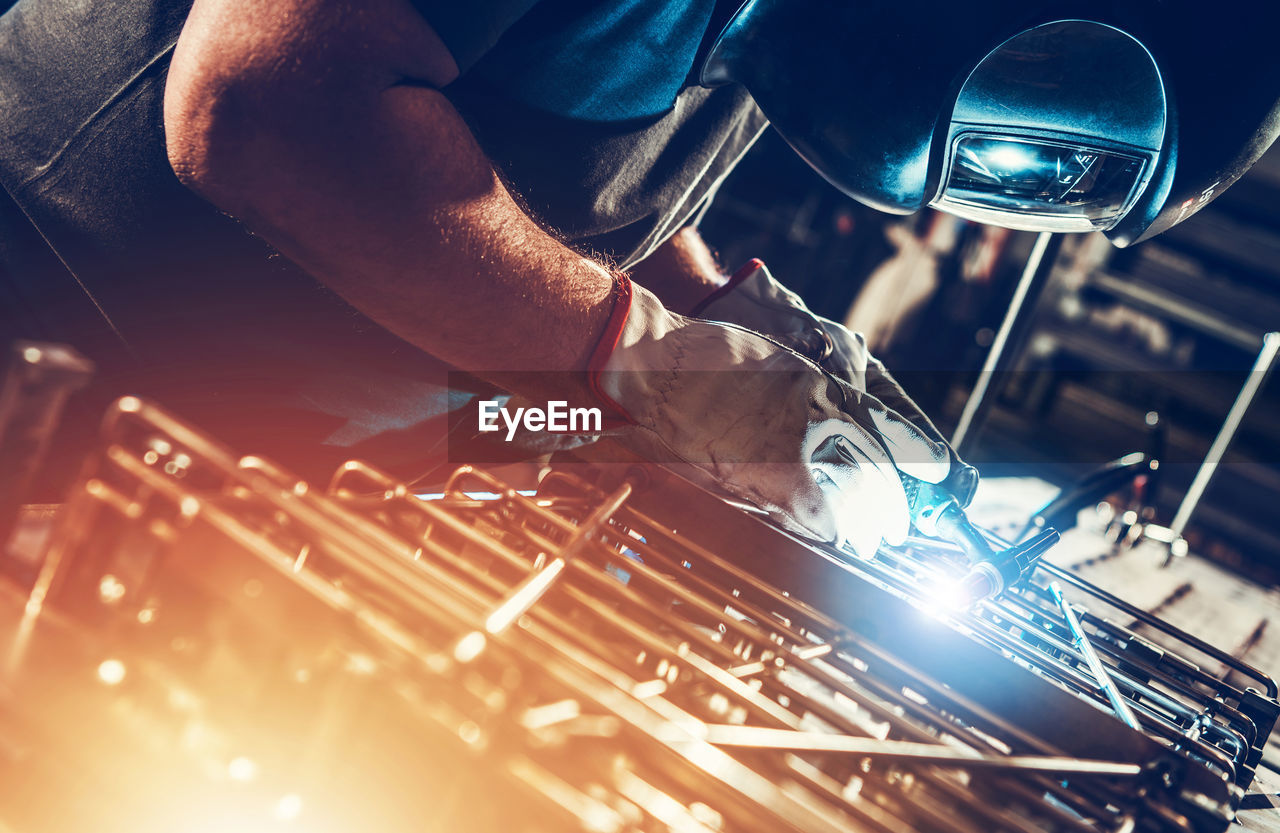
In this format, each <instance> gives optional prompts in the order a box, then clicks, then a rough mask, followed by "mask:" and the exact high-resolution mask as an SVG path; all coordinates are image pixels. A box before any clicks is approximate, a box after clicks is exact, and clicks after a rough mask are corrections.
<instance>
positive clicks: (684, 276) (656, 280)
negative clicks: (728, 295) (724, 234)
mask: <svg viewBox="0 0 1280 833" xmlns="http://www.w3.org/2000/svg"><path fill="white" fill-rule="evenodd" d="M631 277H632V278H634V279H635V280H636V282H637V283H639V284H641V285H643V286H644V287H645V288H646V289H648V290H649V291H651V292H652V293H653V294H655V295H657V296H658V297H659V298H661V299H662V303H663V304H665V305H666V307H667V309H670V310H674V311H675V312H679V313H688V312H689V311H690V310H692V309H693V308H694V307H696V306H697V305H698V304H699V303H701V302H702V301H703V300H705V299H706V297H707V296H708V295H710V294H711V293H712V292H714V291H715V290H716V289H717V288H718V287H719V286H720V285H721V284H723V283H724V281H725V276H724V274H723V273H722V272H721V270H720V266H719V264H717V263H716V259H715V256H714V255H713V254H712V253H711V249H709V248H707V244H706V242H705V241H704V240H703V239H702V236H701V235H700V234H698V230H697V229H696V228H694V227H693V226H686V227H685V228H682V229H680V231H678V232H676V233H675V234H673V235H672V236H671V237H670V238H669V239H668V240H667V241H666V242H665V243H663V244H662V245H661V246H659V247H658V249H657V250H656V251H655V252H654V253H653V254H651V255H649V256H648V257H647V258H645V259H644V260H643V261H642V262H640V263H639V264H637V265H636V267H635V268H634V269H633V270H632V271H631Z"/></svg>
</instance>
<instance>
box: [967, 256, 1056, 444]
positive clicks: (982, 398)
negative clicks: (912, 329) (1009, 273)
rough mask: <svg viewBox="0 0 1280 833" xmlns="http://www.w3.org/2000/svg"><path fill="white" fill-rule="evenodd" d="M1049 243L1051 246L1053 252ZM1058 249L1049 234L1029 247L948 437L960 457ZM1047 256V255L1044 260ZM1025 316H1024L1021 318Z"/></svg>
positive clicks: (979, 427) (979, 425)
mask: <svg viewBox="0 0 1280 833" xmlns="http://www.w3.org/2000/svg"><path fill="white" fill-rule="evenodd" d="M1050 242H1053V243H1054V245H1053V246H1052V251H1051V247H1050V245H1049V244H1050ZM1060 245H1061V239H1060V238H1059V239H1057V240H1055V239H1054V237H1053V233H1052V232H1048V231H1042V232H1040V235H1039V236H1038V237H1036V242H1035V245H1033V246H1032V247H1031V254H1030V255H1029V256H1028V257H1027V264H1026V266H1024V267H1023V269H1022V277H1020V278H1018V285H1017V287H1016V288H1015V289H1014V291H1013V298H1012V299H1010V301H1009V309H1008V311H1006V312H1005V314H1004V320H1003V321H1001V322H1000V329H999V330H998V331H997V332H996V337H995V339H994V340H993V341H992V342H991V349H990V350H989V351H988V352H987V358H986V360H985V361H983V363H982V371H981V372H980V373H979V374H978V381H977V382H976V383H975V384H974V386H973V391H972V392H970V394H969V399H968V401H966V402H965V403H964V410H963V411H961V412H960V421H959V422H958V423H956V430H955V433H953V434H952V435H951V446H952V448H954V449H955V450H956V453H957V454H959V455H960V456H961V457H964V456H965V455H966V453H967V452H968V451H969V450H970V449H969V446H970V445H972V444H973V438H974V437H976V436H977V434H978V432H979V431H980V430H982V423H983V422H984V421H985V420H986V414H987V412H988V410H989V409H990V403H991V397H992V396H994V394H995V390H993V389H992V387H991V380H992V379H993V378H994V376H995V374H996V371H998V370H1001V369H1003V368H1004V366H1005V365H1006V364H1007V362H1005V361H1004V353H1005V349H1006V348H1007V347H1009V344H1010V341H1011V337H1012V336H1013V335H1014V329H1015V328H1018V329H1022V327H1023V325H1025V323H1026V319H1027V318H1029V317H1030V312H1032V311H1034V309H1035V301H1036V300H1037V299H1038V298H1039V295H1040V292H1041V291H1042V290H1043V289H1044V285H1045V284H1046V283H1047V280H1048V277H1049V273H1050V272H1051V271H1052V270H1053V263H1054V261H1055V260H1057V253H1058V246H1060ZM1050 252H1051V253H1050ZM1046 254H1049V256H1048V257H1047V258H1046V257H1045V255H1046ZM1024 312H1025V313H1027V315H1024Z"/></svg>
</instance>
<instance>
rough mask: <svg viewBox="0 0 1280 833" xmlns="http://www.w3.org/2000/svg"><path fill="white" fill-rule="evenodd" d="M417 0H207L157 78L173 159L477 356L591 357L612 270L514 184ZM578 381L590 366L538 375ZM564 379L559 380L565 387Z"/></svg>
mask: <svg viewBox="0 0 1280 833" xmlns="http://www.w3.org/2000/svg"><path fill="white" fill-rule="evenodd" d="M456 75H457V67H456V65H455V63H454V61H453V58H452V57H451V55H450V54H449V52H448V50H447V49H446V48H445V46H444V45H443V43H441V41H440V39H439V37H437V36H436V34H435V32H433V31H432V29H431V28H430V27H429V26H428V25H427V23H426V22H425V21H424V20H423V19H422V17H421V16H419V15H418V13H417V12H416V11H415V10H414V9H413V8H412V7H411V6H410V5H409V3H408V2H407V0H360V2H355V1H354V0H347V1H346V2H341V1H340V2H334V0H196V3H195V6H194V7H193V9H192V12H191V15H190V17H189V18H188V20H187V23H186V26H185V28H184V29H183V33H182V36H181V38H180V39H179V41H178V45H177V49H176V51H175V53H174V58H173V63H172V66H171V68H170V71H169V78H168V85H167V87H166V90H165V107H164V122H165V132H166V141H167V146H168V152H169V159H170V162H171V164H172V166H173V169H174V171H175V172H176V173H177V175H178V177H179V178H180V179H181V180H182V181H183V182H184V183H185V184H186V185H188V186H189V187H191V188H192V189H194V190H196V191H197V192H199V193H200V194H202V195H203V196H204V197H205V198H207V199H208V200H210V201H211V202H213V203H214V204H215V205H217V206H218V207H219V208H221V209H223V210H225V211H227V212H228V213H230V214H232V215H234V216H236V217H238V218H240V219H241V220H243V221H244V222H245V224H246V225H247V226H249V228H251V229H252V230H253V231H254V232H256V233H257V234H259V235H261V236H262V237H263V238H265V239H266V240H267V241H268V242H270V243H271V244H272V245H274V246H275V247H276V248H277V249H279V250H280V251H281V252H282V253H283V254H285V255H286V256H288V257H289V258H290V259H292V260H293V261H295V262H296V263H298V264H299V265H300V266H302V267H303V268H305V269H306V270H307V271H308V272H310V273H311V274H312V275H314V276H315V277H316V278H317V279H318V280H320V281H321V282H323V283H324V284H326V285H327V286H328V287H330V288H331V289H333V290H334V291H335V292H337V293H338V294H339V295H341V296H342V297H343V298H344V299H345V300H346V301H348V302H349V303H351V304H352V305H353V306H355V307H356V308H358V309H359V310H361V311H362V312H364V313H365V314H366V315H368V316H369V317H370V318H372V319H373V320H374V321H376V322H378V323H379V324H381V325H383V326H384V327H386V328H387V329H389V330H391V331H392V332H394V333H395V334H397V335H398V336H400V337H401V338H403V339H404V340H405V341H407V342H409V343H411V344H413V345H414V346H416V347H418V348H419V349H422V350H424V351H426V352H429V353H431V354H433V355H435V356H438V357H440V358H442V359H444V360H446V361H448V362H451V363H453V364H454V365H456V366H458V367H461V368H465V369H467V370H470V371H473V372H476V373H477V374H479V375H482V376H483V375H485V373H486V372H496V371H520V370H541V371H557V370H563V371H582V370H585V366H586V359H587V356H588V354H589V352H590V350H591V347H592V345H594V344H595V342H596V341H597V340H598V338H599V335H600V333H601V331H602V330H603V327H604V323H605V321H606V320H607V319H608V316H609V312H610V310H611V309H612V305H613V302H612V297H611V292H612V289H613V285H614V282H613V280H612V276H611V275H610V274H609V272H608V270H607V269H605V268H604V267H602V266H601V265H600V264H597V263H595V262H593V261H591V260H590V259H588V258H585V257H583V256H581V255H579V254H578V253H576V252H574V251H572V250H570V249H569V248H567V247H566V246H564V245H562V244H560V243H559V242H557V241H556V240H554V239H553V238H552V237H551V236H549V235H548V234H546V233H545V232H544V231H543V230H542V229H540V228H539V227H538V226H537V224H535V223H534V222H533V221H532V220H531V219H530V218H529V217H528V216H526V215H525V214H524V213H523V212H522V211H521V210H520V208H519V207H518V206H517V204H516V203H515V201H514V200H513V199H512V198H511V195H510V194H509V193H508V192H507V190H506V189H505V188H504V187H503V185H502V183H501V182H500V180H499V178H498V177H497V175H496V174H495V172H494V170H493V167H492V165H491V164H490V163H489V161H488V160H487V159H486V158H485V156H484V154H483V153H482V152H481V151H480V149H479V148H478V146H477V145H476V142H475V140H474V138H473V137H472V135H471V133H470V131H469V129H468V128H467V126H466V124H465V123H464V122H463V121H462V119H461V118H460V117H459V115H458V114H457V112H456V111H455V110H454V109H453V107H452V105H451V104H450V103H449V101H448V100H447V99H446V98H445V96H444V95H442V94H441V93H440V92H439V90H438V89H437V88H439V87H441V86H444V85H446V84H448V83H449V82H450V81H451V80H453V78H454V77H456ZM537 378H538V379H539V380H541V382H542V383H543V384H551V385H553V386H555V385H559V386H561V389H558V390H526V391H523V392H524V393H526V394H528V395H530V396H534V397H545V396H548V395H555V396H557V397H559V398H573V397H578V396H584V395H586V391H585V388H583V387H582V384H581V382H580V381H579V380H580V379H581V373H546V374H538V375H537ZM566 388H567V389H566Z"/></svg>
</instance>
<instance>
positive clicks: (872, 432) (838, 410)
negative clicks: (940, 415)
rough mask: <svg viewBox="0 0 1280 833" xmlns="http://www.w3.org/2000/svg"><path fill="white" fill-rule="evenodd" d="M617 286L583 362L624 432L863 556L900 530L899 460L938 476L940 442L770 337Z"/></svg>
mask: <svg viewBox="0 0 1280 833" xmlns="http://www.w3.org/2000/svg"><path fill="white" fill-rule="evenodd" d="M628 288H629V292H627V291H626V290H628ZM622 289H623V293H622V295H623V297H622V298H620V300H619V301H618V303H617V307H616V308H615V312H614V316H613V319H612V320H611V322H610V327H609V329H608V330H607V331H606V334H605V337H604V339H603V340H602V342H601V345H600V347H599V348H598V349H597V350H596V354H595V356H593V358H592V370H591V382H592V387H593V388H594V390H595V391H596V393H597V395H599V396H600V398H601V399H602V400H603V401H605V402H606V403H607V404H608V405H610V406H611V407H612V408H614V409H615V410H616V412H617V413H618V415H619V416H621V417H623V418H624V419H625V421H627V422H628V423H630V425H629V427H628V428H626V429H624V430H623V431H621V432H619V433H618V434H617V436H618V438H619V439H620V440H622V441H623V442H624V443H626V444H627V445H630V446H631V447H632V448H633V449H635V450H636V451H638V452H640V453H641V454H643V455H645V456H646V457H648V458H649V459H651V460H654V461H656V462H661V463H666V464H668V465H672V466H675V467H676V468H679V469H682V470H684V471H685V472H686V473H691V474H697V475H700V478H699V479H704V480H705V479H710V480H711V481H713V482H714V484H715V485H718V486H719V487H721V488H723V489H724V490H726V491H728V492H730V493H731V494H733V495H736V496H738V497H740V498H743V499H745V500H747V501H750V502H751V503H754V504H755V505H757V506H759V507H761V508H762V509H764V510H765V511H766V512H768V513H769V514H770V515H771V516H772V517H773V518H774V519H775V520H776V521H777V522H779V523H780V524H781V525H783V526H784V527H786V528H788V529H790V530H792V531H794V532H798V533H800V534H803V535H807V536H809V537H813V538H817V539H819V540H822V541H827V542H835V543H837V544H844V543H848V544H849V545H850V546H852V547H853V549H854V551H855V552H856V553H858V554H859V555H860V556H862V557H865V558H869V557H871V556H873V555H874V554H875V551H876V549H877V548H878V547H879V544H880V541H881V539H884V540H887V541H889V542H890V543H901V542H902V540H903V539H904V538H905V536H906V534H907V531H908V529H909V527H910V519H909V515H908V508H907V502H906V497H905V495H904V492H903V486H902V480H901V478H900V477H899V470H901V471H903V472H905V473H907V474H909V475H911V476H912V477H916V478H918V479H920V480H925V481H928V482H930V483H938V482H940V481H941V480H943V479H944V478H945V477H946V475H947V473H948V470H949V468H950V461H949V459H948V457H947V450H946V447H945V446H944V445H942V444H939V443H936V442H933V441H931V440H930V439H929V438H928V437H926V436H925V435H924V434H923V433H921V431H920V430H919V429H917V428H916V427H915V426H913V425H912V424H911V423H910V422H908V421H907V420H905V419H903V418H901V417H900V416H899V415H898V414H895V413H893V412H892V411H890V410H889V409H887V408H886V407H885V406H884V405H883V404H881V403H880V402H879V401H878V400H877V399H875V397H873V396H870V395H868V394H866V393H864V392H862V391H859V390H857V389H855V388H854V387H853V386H851V385H849V384H847V383H846V382H844V381H842V380H840V379H837V378H835V377H834V376H832V375H831V374H829V373H827V372H825V371H823V370H822V369H821V368H820V367H818V366H817V365H816V364H814V363H813V362H811V361H810V360H808V359H806V358H804V357H803V356H801V355H799V354H798V353H796V352H794V351H792V350H789V349H787V348H785V347H783V346H781V345H780V344H778V343H777V342H774V341H771V340H769V339H768V338H765V337H764V336H761V335H760V334H758V333H755V332H752V331H750V330H746V329H743V328H741V327H735V326H728V325H724V324H717V323H712V322H708V321H701V320H697V319H692V318H686V317H684V316H681V315H676V314H675V313H672V312H669V311H668V310H667V309H666V308H665V307H663V306H662V303H661V302H660V301H658V299H657V298H656V297H654V296H653V295H652V294H651V293H649V292H648V291H647V290H645V289H644V288H643V287H640V286H634V285H630V286H629V285H628V284H627V283H626V282H625V281H624V282H623V285H622Z"/></svg>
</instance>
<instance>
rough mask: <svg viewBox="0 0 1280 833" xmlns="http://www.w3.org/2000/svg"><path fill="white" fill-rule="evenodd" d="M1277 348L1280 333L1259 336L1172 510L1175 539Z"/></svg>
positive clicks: (1255, 391) (1272, 360) (1273, 359)
mask: <svg viewBox="0 0 1280 833" xmlns="http://www.w3.org/2000/svg"><path fill="white" fill-rule="evenodd" d="M1277 352H1280V333H1267V334H1266V335H1264V336H1263V337H1262V349H1261V350H1260V351H1258V358H1257V359H1256V360H1255V361H1254V363H1253V368H1252V369H1251V370H1250V371H1249V376H1248V378H1246V379H1245V380H1244V386H1243V387H1241V388H1240V393H1239V394H1238V395H1237V396H1236V401H1235V402H1233V403H1231V410H1229V411H1227V417H1226V419H1224V420H1223V421H1222V427H1221V428H1219V429H1218V436H1216V437H1214V438H1213V444H1212V445H1210V446H1209V451H1208V453H1206V454H1205V455H1204V460H1203V461H1202V462H1201V463H1200V469H1199V470H1198V471H1197V472H1196V476H1195V477H1194V478H1193V479H1192V481H1191V486H1190V487H1188V488H1187V494H1186V496H1185V497H1183V498H1182V503H1181V504H1179V505H1178V511H1177V512H1176V513H1174V516H1173V522H1172V523H1170V524H1169V529H1170V530H1171V531H1172V532H1173V536H1174V540H1177V539H1178V538H1180V537H1182V531H1183V530H1184V529H1186V528H1187V522H1188V521H1190V520H1191V513H1192V512H1194V511H1195V509H1196V505H1197V504H1198V503H1199V502H1200V498H1201V497H1202V496H1203V495H1204V490H1205V489H1206V488H1208V486H1209V481H1210V480H1211V479H1212V478H1213V475H1214V472H1216V471H1217V470H1218V463H1219V462H1220V461H1221V460H1222V455H1223V454H1225V453H1226V451H1227V446H1228V445H1230V444H1231V440H1232V439H1233V438H1234V437H1235V435H1236V430H1237V429H1239V427H1240V422H1241V420H1243V419H1244V415H1245V412H1246V411H1248V410H1249V405H1250V404H1251V403H1252V402H1253V398H1254V397H1255V396H1257V394H1258V391H1259V390H1260V389H1261V388H1262V383H1263V382H1264V381H1266V378H1267V374H1268V373H1270V372H1271V367H1272V365H1274V364H1275V361H1276V353H1277Z"/></svg>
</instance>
